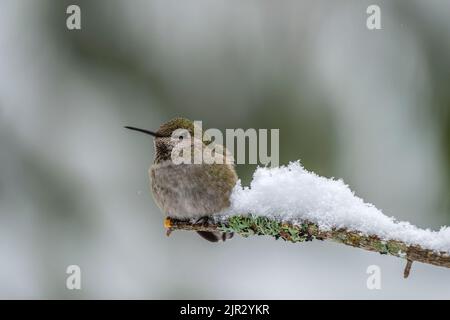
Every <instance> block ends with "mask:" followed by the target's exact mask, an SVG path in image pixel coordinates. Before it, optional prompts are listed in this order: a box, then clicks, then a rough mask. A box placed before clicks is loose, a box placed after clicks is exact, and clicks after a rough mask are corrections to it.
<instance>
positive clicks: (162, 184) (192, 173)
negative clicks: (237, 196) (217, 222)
mask: <svg viewBox="0 0 450 320" xmlns="http://www.w3.org/2000/svg"><path fill="white" fill-rule="evenodd" d="M149 175H150V179H151V189H152V193H153V197H154V199H155V201H156V203H157V204H158V206H159V207H160V208H161V209H162V211H163V212H164V213H166V214H167V215H168V216H170V217H173V218H177V219H191V218H199V217H203V216H207V215H211V214H213V213H216V212H219V211H221V210H223V209H225V208H226V207H228V206H229V196H230V193H231V190H232V186H225V185H224V184H223V183H221V181H219V178H216V177H214V176H211V175H208V174H207V173H205V171H204V170H202V168H201V167H200V165H183V164H182V165H173V164H171V165H167V164H166V165H153V166H152V167H151V168H150V170H149Z"/></svg>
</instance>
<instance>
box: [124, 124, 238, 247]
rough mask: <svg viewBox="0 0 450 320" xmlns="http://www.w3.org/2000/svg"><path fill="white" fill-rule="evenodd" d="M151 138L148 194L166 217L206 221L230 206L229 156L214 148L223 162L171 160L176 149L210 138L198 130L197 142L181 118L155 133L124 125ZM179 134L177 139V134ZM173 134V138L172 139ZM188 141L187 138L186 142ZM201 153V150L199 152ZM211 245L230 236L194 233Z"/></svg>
mask: <svg viewBox="0 0 450 320" xmlns="http://www.w3.org/2000/svg"><path fill="white" fill-rule="evenodd" d="M125 128H127V129H130V130H134V131H139V132H142V133H145V134H148V135H150V136H153V138H154V150H155V159H154V162H153V164H152V165H151V166H150V168H149V170H148V174H149V178H150V181H151V184H150V186H151V191H152V194H153V198H154V200H155V202H156V204H157V205H158V207H159V208H160V209H161V211H163V213H164V214H165V215H166V217H168V218H174V219H178V220H191V219H196V221H197V222H198V221H205V219H206V220H208V217H210V216H211V215H213V214H214V213H218V212H220V211H222V210H224V209H226V208H228V207H229V206H230V195H231V192H232V190H233V188H234V186H235V185H236V182H237V180H238V177H237V174H236V171H235V169H234V160H233V157H232V155H231V153H230V152H229V151H228V150H227V149H226V148H225V147H224V146H222V145H218V147H219V148H220V150H223V151H224V153H223V154H220V155H219V156H223V160H224V161H218V162H215V163H212V164H210V162H208V163H204V162H201V163H200V164H198V163H195V162H194V163H178V162H177V161H174V159H173V155H172V151H174V148H176V147H177V146H178V147H179V146H180V145H181V146H183V145H184V146H185V147H186V144H187V147H189V148H190V149H191V150H192V151H193V152H195V149H198V148H202V149H203V148H204V147H206V146H207V145H209V144H210V142H211V141H210V139H208V137H207V136H206V135H204V133H203V131H201V141H198V140H199V139H198V138H196V137H195V135H194V129H195V130H201V129H198V128H197V127H194V122H192V121H190V120H188V119H185V118H175V119H172V120H170V121H168V122H166V123H163V124H162V125H161V126H160V127H159V129H158V130H157V131H150V130H146V129H139V128H136V127H130V126H126V127H125ZM178 132H179V133H180V134H179V135H178V136H176V135H177V133H178ZM174 135H175V137H174ZM187 138H189V139H187ZM200 151H201V150H200ZM197 233H198V234H199V235H200V236H201V237H202V238H204V239H206V240H208V241H211V242H218V241H220V240H222V241H225V240H227V239H230V238H231V237H232V236H233V233H225V232H220V231H217V232H206V231H197Z"/></svg>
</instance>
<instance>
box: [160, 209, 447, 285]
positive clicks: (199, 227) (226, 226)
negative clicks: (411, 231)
mask: <svg viewBox="0 0 450 320" xmlns="http://www.w3.org/2000/svg"><path fill="white" fill-rule="evenodd" d="M164 225H165V227H166V228H167V229H168V234H169V233H170V232H171V231H172V230H190V231H224V232H235V233H238V234H240V235H241V236H243V237H248V236H251V235H268V236H272V237H274V238H275V239H279V238H281V239H283V240H285V241H290V242H304V241H312V240H314V239H317V240H331V241H334V242H338V243H342V244H345V245H348V246H352V247H356V248H361V249H364V250H368V251H373V252H378V253H380V254H389V255H392V256H395V257H399V258H402V259H405V260H406V261H407V265H406V268H405V272H404V275H405V277H407V276H408V275H409V271H410V269H411V264H412V262H414V261H418V262H422V263H428V264H432V265H435V266H439V267H445V268H450V255H449V254H448V253H447V252H436V251H433V250H429V249H424V248H421V247H420V246H418V245H407V244H405V243H403V242H401V241H397V240H387V241H385V240H381V239H380V238H379V237H378V236H377V235H370V236H367V235H363V234H362V233H360V232H358V231H349V230H346V229H333V230H330V231H321V230H319V227H318V226H317V225H316V224H314V223H310V222H308V221H304V222H303V223H300V224H295V225H294V224H291V223H286V222H281V221H277V220H274V219H270V218H267V217H256V216H231V217H229V218H228V219H226V220H223V221H208V222H202V223H192V222H189V221H181V220H174V219H171V218H166V220H165V222H164Z"/></svg>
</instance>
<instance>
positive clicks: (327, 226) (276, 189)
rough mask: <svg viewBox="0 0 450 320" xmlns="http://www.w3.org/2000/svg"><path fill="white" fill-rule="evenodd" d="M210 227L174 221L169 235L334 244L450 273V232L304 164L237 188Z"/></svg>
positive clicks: (260, 175)
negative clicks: (385, 208)
mask: <svg viewBox="0 0 450 320" xmlns="http://www.w3.org/2000/svg"><path fill="white" fill-rule="evenodd" d="M210 220H211V222H210V223H209V224H195V223H192V222H183V221H170V226H169V227H170V229H171V230H175V229H187V230H197V231H199V230H204V231H208V230H217V229H220V230H224V231H233V232H236V233H238V234H241V235H243V236H249V235H253V234H254V235H270V236H273V237H275V238H282V239H285V240H288V241H293V242H301V241H308V240H313V239H321V240H325V239H327V240H333V241H335V242H340V243H343V244H346V245H350V246H354V247H358V248H362V249H366V250H369V251H375V252H379V253H382V254H390V255H392V256H396V257H400V258H404V259H406V260H407V261H409V263H408V264H407V267H406V269H405V276H407V274H408V273H409V269H410V267H411V261H419V262H424V263H429V264H433V265H437V266H442V267H447V268H449V267H450V228H448V227H442V228H441V229H440V230H439V231H431V230H428V229H426V230H425V229H420V228H418V227H416V226H414V225H412V224H410V223H409V222H402V221H397V220H396V219H395V218H393V217H388V216H386V215H385V214H383V212H382V211H381V210H379V209H377V208H376V207H375V206H374V205H372V204H369V203H365V202H364V201H363V200H362V199H361V198H359V197H357V196H356V195H355V193H354V192H353V191H352V190H351V189H350V188H349V187H348V186H347V185H346V184H345V183H344V182H343V181H342V180H335V179H329V178H325V177H320V176H318V175H316V174H315V173H313V172H309V171H307V170H306V169H304V168H303V167H302V166H301V164H300V163H299V162H293V163H291V164H289V165H288V166H282V167H277V168H272V169H269V168H258V169H257V170H256V172H255V174H254V175H253V180H252V182H251V185H250V187H241V185H240V183H238V184H237V185H236V187H235V188H234V190H233V192H232V194H231V197H230V207H229V208H228V209H227V210H226V211H225V212H221V213H218V214H216V215H214V216H213V217H212V218H211V219H210Z"/></svg>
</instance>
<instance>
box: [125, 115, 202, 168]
mask: <svg viewBox="0 0 450 320" xmlns="http://www.w3.org/2000/svg"><path fill="white" fill-rule="evenodd" d="M125 128H127V129H130V130H134V131H138V132H142V133H145V134H148V135H151V136H153V137H154V139H155V140H154V141H155V152H156V157H155V161H156V162H159V161H164V160H170V159H171V154H172V150H173V148H174V147H175V146H177V145H178V146H182V144H186V143H188V144H190V145H192V146H193V145H194V129H195V130H199V132H200V133H201V139H203V131H202V129H201V128H195V125H194V122H192V121H191V120H188V119H185V118H174V119H172V120H170V121H167V122H165V123H163V124H162V125H161V126H160V127H159V128H158V130H157V131H150V130H146V129H139V128H136V127H129V126H126V127H125ZM180 144H181V145H180Z"/></svg>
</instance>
